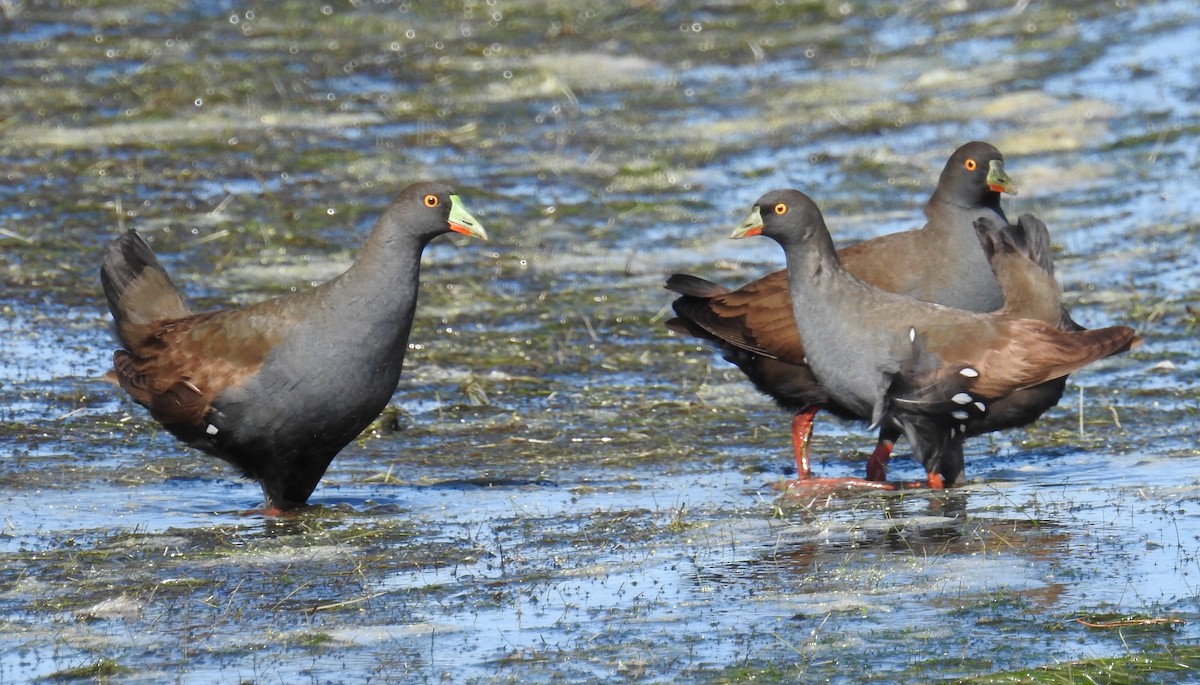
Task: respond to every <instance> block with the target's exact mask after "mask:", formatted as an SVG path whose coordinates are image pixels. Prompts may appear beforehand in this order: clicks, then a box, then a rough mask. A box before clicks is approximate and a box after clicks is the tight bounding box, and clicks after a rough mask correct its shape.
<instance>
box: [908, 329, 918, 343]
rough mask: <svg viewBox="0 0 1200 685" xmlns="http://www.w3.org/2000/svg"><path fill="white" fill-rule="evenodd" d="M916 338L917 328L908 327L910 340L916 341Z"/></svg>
mask: <svg viewBox="0 0 1200 685" xmlns="http://www.w3.org/2000/svg"><path fill="white" fill-rule="evenodd" d="M916 340H917V329H915V328H910V329H908V341H909V342H916Z"/></svg>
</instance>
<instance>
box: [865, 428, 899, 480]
mask: <svg viewBox="0 0 1200 685" xmlns="http://www.w3.org/2000/svg"><path fill="white" fill-rule="evenodd" d="M895 446H896V443H895V441H893V440H888V439H887V438H884V437H882V436H881V437H880V438H879V442H877V443H875V451H874V452H872V453H871V458H870V459H868V460H867V480H871V481H878V482H883V481H886V480H887V470H888V461H889V460H890V459H891V458H892V448H894V447H895Z"/></svg>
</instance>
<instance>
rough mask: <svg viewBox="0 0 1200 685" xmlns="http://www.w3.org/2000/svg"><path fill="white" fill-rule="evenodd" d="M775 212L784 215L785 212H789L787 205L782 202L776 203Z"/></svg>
mask: <svg viewBox="0 0 1200 685" xmlns="http://www.w3.org/2000/svg"><path fill="white" fill-rule="evenodd" d="M775 213H776V214H778V215H779V216H783V215H784V214H787V205H786V204H784V203H782V202H780V203H778V204H776V205H775Z"/></svg>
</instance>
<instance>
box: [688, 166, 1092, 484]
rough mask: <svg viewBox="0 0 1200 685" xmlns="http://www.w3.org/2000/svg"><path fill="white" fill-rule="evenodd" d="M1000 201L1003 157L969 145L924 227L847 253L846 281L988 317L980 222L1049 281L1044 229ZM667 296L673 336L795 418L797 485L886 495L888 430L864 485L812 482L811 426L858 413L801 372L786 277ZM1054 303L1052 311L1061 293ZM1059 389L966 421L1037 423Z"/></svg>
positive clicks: (990, 294) (994, 290) (991, 288)
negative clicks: (713, 354) (715, 356)
mask: <svg viewBox="0 0 1200 685" xmlns="http://www.w3.org/2000/svg"><path fill="white" fill-rule="evenodd" d="M1002 192H1004V193H1009V194H1014V195H1015V194H1016V192H1017V189H1016V186H1015V185H1014V184H1013V183H1012V181H1011V180H1010V179H1009V177H1008V174H1007V173H1006V172H1005V170H1004V158H1003V156H1002V155H1001V154H1000V151H999V150H997V149H996V148H995V147H994V146H992V145H990V144H988V143H983V142H971V143H966V144H965V145H962V146H961V147H959V148H958V149H957V150H955V151H954V153H953V154H952V155H951V156H950V159H949V160H947V162H946V166H945V167H944V168H943V169H942V173H941V176H940V178H939V179H938V185H937V188H936V189H935V190H934V193H933V196H932V197H931V198H930V199H929V202H928V204H927V205H926V207H925V216H926V219H927V222H926V224H925V226H924V227H922V228H920V229H918V230H915V231H907V232H901V233H892V234H888V235H884V236H880V237H878V238H874V239H871V240H867V241H865V242H862V243H858V244H856V245H852V246H849V247H846V248H843V249H842V250H840V251H839V252H838V257H839V259H841V261H842V263H843V264H844V265H845V266H846V268H847V269H848V270H849V271H850V272H851V273H853V274H855V275H856V276H858V277H859V278H861V279H863V280H864V281H866V282H868V283H871V284H872V285H875V286H877V287H879V288H882V289H884V290H888V291H891V292H896V293H900V294H904V295H909V296H911V297H915V298H917V299H921V300H925V301H929V302H938V303H941V304H945V305H948V306H952V307H957V308H961V309H968V310H971V311H979V312H987V311H993V310H995V309H997V308H999V307H1000V306H1001V305H1002V304H1003V301H1004V299H1003V295H1002V293H1001V290H1000V286H999V283H998V282H997V280H996V276H995V275H994V273H993V268H994V267H993V265H990V264H989V261H988V257H987V255H986V254H985V253H984V250H983V249H982V248H981V246H980V238H979V236H978V235H977V233H976V230H975V228H974V226H973V225H974V222H975V221H976V220H978V219H983V220H985V221H987V222H988V225H989V226H1000V227H1003V229H1004V230H1007V231H1008V232H1010V233H1011V234H1012V238H1013V241H1014V242H1015V243H1016V245H1017V246H1018V247H1019V248H1020V249H1023V250H1024V251H1026V253H1027V254H1028V255H1029V256H1030V258H1031V259H1033V260H1034V261H1035V262H1037V263H1038V264H1040V265H1042V267H1043V268H1044V269H1046V270H1047V272H1048V273H1049V274H1050V275H1051V276H1052V275H1053V260H1052V257H1051V255H1050V250H1049V236H1048V234H1047V233H1046V231H1045V225H1044V224H1042V223H1041V222H1040V221H1038V220H1037V219H1036V218H1034V217H1032V216H1029V215H1024V216H1022V217H1021V218H1020V220H1019V221H1018V223H1017V224H1016V225H1011V226H1010V225H1009V223H1008V219H1007V218H1006V217H1005V216H1004V212H1003V210H1002V209H1001V207H1000V193H1002ZM1035 238H1040V242H1039V241H1038V240H1035ZM667 288H668V289H670V290H673V291H675V292H677V293H679V294H680V295H682V297H679V298H678V299H676V300H675V302H674V303H673V307H674V309H675V313H676V314H677V317H676V318H675V319H672V320H670V321H668V322H667V325H668V326H669V327H670V328H672V329H673V330H676V331H677V332H681V333H687V334H690V335H693V336H696V337H699V338H701V339H704V340H707V341H709V342H710V343H712V344H714V346H716V347H717V348H718V349H719V350H720V351H721V352H722V353H723V354H724V356H725V358H726V359H727V360H728V361H730V362H732V363H733V364H735V365H736V366H737V367H738V368H739V369H740V370H741V371H742V372H743V373H745V374H746V376H747V377H748V378H749V379H750V380H751V381H752V382H753V383H754V385H755V387H757V388H758V390H759V391H760V392H762V393H764V394H766V395H768V396H770V397H771V398H772V399H774V400H775V401H776V403H777V404H779V405H780V407H782V408H784V409H786V410H789V411H791V412H793V413H794V415H795V417H794V419H793V421H792V448H793V452H794V455H795V459H796V468H797V481H795V483H797V484H804V483H814V484H816V483H823V482H832V483H834V484H851V485H860V486H870V487H890V486H889V485H887V484H886V483H883V482H882V481H884V480H886V477H887V462H888V459H889V457H890V455H891V451H892V448H893V446H894V444H895V441H896V439H897V438H898V437H899V435H900V433H899V432H898V431H896V430H895V429H893V428H890V427H886V426H885V427H884V428H883V430H882V431H881V432H880V436H879V442H878V444H877V445H876V448H875V451H874V452H873V453H872V455H871V457H870V460H869V461H868V464H867V478H868V480H867V481H862V480H860V479H812V477H811V466H810V459H809V454H808V444H809V440H810V438H811V435H812V421H813V417H814V416H815V415H816V413H817V412H818V411H819V410H820V409H826V410H828V411H830V412H831V413H833V414H834V415H836V416H839V417H841V418H845V419H852V418H854V414H853V412H848V411H846V410H845V409H844V408H842V407H839V406H837V404H836V403H831V402H830V401H829V398H828V396H827V395H826V393H824V391H823V389H822V388H821V387H820V384H818V383H817V382H816V380H815V378H813V375H812V372H811V370H810V369H809V368H808V366H807V363H806V361H805V353H804V345H803V343H802V342H801V340H800V336H799V334H798V333H797V331H796V326H795V321H794V320H793V317H792V305H791V293H790V291H789V289H788V282H787V272H786V271H782V270H781V271H776V272H773V273H770V274H767V275H766V276H764V277H762V278H760V279H758V280H756V281H752V282H751V283H748V284H746V285H745V286H743V287H741V288H739V289H737V290H733V291H730V290H728V289H726V288H724V287H722V286H720V285H717V284H715V283H711V282H709V281H706V280H704V279H701V278H697V277H695V276H689V275H685V274H675V275H673V276H671V278H670V279H668V281H667ZM1051 296H1052V297H1054V298H1055V299H1054V302H1053V305H1054V306H1055V307H1057V306H1058V299H1057V298H1058V293H1057V290H1055V291H1054V292H1053V294H1052V295H1051ZM1063 325H1064V327H1065V328H1066V329H1067V330H1078V329H1079V327H1078V325H1077V324H1075V323H1074V322H1073V321H1070V317H1067V316H1065V312H1064V324H1063ZM1065 383H1066V379H1065V378H1059V379H1056V380H1053V381H1050V382H1048V383H1047V384H1046V385H1044V386H1040V387H1035V388H1029V389H1026V390H1022V391H1020V392H1018V393H1016V394H1015V395H1014V396H1013V397H1012V398H1010V399H1008V400H1006V405H1005V409H1004V411H1000V412H997V413H996V414H994V417H995V418H989V419H988V420H987V421H984V422H982V423H981V422H972V424H971V426H970V430H971V431H972V434H978V433H983V432H988V431H992V430H999V429H1001V428H1008V427H1012V426H1020V425H1024V424H1027V423H1029V422H1032V421H1034V420H1035V419H1037V417H1039V416H1041V414H1042V413H1043V412H1045V411H1046V410H1047V409H1049V408H1050V407H1052V406H1054V405H1055V404H1057V403H1058V400H1059V398H1060V397H1061V396H1062V391H1063V388H1064V386H1065ZM1001 419H1002V420H1001Z"/></svg>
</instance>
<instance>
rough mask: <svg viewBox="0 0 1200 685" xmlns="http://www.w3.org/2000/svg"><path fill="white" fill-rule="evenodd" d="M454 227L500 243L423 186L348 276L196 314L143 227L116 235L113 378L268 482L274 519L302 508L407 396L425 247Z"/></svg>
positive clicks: (369, 243)
mask: <svg viewBox="0 0 1200 685" xmlns="http://www.w3.org/2000/svg"><path fill="white" fill-rule="evenodd" d="M450 231H454V232H457V233H461V234H464V235H467V236H471V237H475V238H479V239H482V240H487V239H488V234H487V231H486V230H485V229H484V227H483V226H482V225H481V224H480V223H479V221H478V220H476V219H475V217H473V216H471V214H470V212H468V211H467V209H466V207H465V206H464V204H463V202H462V200H461V199H460V198H459V196H458V195H456V194H454V191H453V190H452V189H451V188H450V187H449V186H448V185H445V184H442V183H433V182H419V183H414V184H412V185H410V186H408V187H406V188H405V189H403V190H402V191H401V192H400V193H399V195H398V196H397V197H396V198H395V200H394V201H393V202H392V203H391V204H390V205H389V206H388V207H387V208H386V209H385V210H384V211H383V213H382V214H381V215H380V216H379V218H378V220H377V221H376V223H375V226H374V228H373V229H372V230H371V233H370V236H369V237H368V238H367V240H366V242H365V244H364V245H363V247H362V249H361V250H360V252H359V254H358V257H357V259H356V260H355V262H354V263H353V265H351V266H350V268H349V269H348V270H346V271H345V272H343V273H342V274H341V275H339V276H337V277H335V278H333V279H331V280H329V281H327V282H325V283H323V284H321V285H318V286H316V287H314V288H311V289H308V290H304V291H301V292H297V293H293V294H289V295H285V296H283V297H277V298H274V299H269V300H265V301H263V302H259V303H257V304H252V305H249V306H246V307H242V308H239V309H217V310H213V311H205V312H200V313H194V312H193V311H192V310H191V308H190V307H188V305H187V304H186V303H185V301H184V298H183V296H182V295H181V294H180V292H179V290H178V289H177V288H176V287H175V285H174V283H172V281H171V278H170V276H169V275H168V274H167V271H166V270H165V269H164V268H163V266H162V265H161V264H160V263H159V261H158V259H157V258H156V257H155V255H154V252H153V251H152V250H151V249H150V247H149V246H148V245H147V244H146V242H145V241H144V240H143V239H142V237H141V236H140V235H138V233H137V231H136V230H133V229H130V230H129V231H127V232H125V233H124V234H122V235H121V236H119V237H117V238H116V239H115V240H113V241H112V242H111V243H109V245H108V247H107V249H106V251H105V254H104V257H103V261H102V264H101V268H100V280H101V283H102V285H103V288H104V294H105V297H106V299H107V301H108V306H109V309H110V311H111V312H112V317H113V324H114V332H115V335H116V338H117V340H118V342H119V343H120V349H118V350H117V351H116V352H114V354H113V369H112V371H111V372H110V376H111V379H112V380H114V381H115V382H116V383H117V384H118V385H120V387H121V388H123V389H124V390H125V391H126V392H127V393H128V394H129V396H130V397H132V398H133V400H134V401H135V402H137V403H138V404H140V405H142V406H143V407H145V408H147V409H148V410H149V411H150V416H151V417H152V418H153V419H154V420H155V421H157V422H158V423H160V424H162V426H163V427H164V428H166V430H167V431H168V432H170V433H171V434H172V435H174V436H175V437H176V438H178V439H179V440H180V441H182V442H184V443H186V444H187V445H190V446H191V447H194V448H197V449H199V450H201V451H203V452H205V453H207V454H209V455H212V456H215V457H218V458H220V459H223V460H224V461H226V462H228V463H229V464H231V465H233V466H234V467H235V468H236V469H237V470H238V471H239V472H240V473H241V475H242V476H244V477H246V478H248V479H251V480H254V481H257V482H258V483H259V485H261V486H262V492H263V500H264V503H263V509H262V511H263V512H264V513H267V514H272V515H277V514H280V513H282V512H286V511H289V510H294V509H297V508H300V507H303V506H304V505H305V504H306V503H307V501H308V498H309V496H310V495H311V494H312V492H313V490H314V489H315V488H316V487H317V484H318V483H319V482H320V480H321V477H322V476H323V475H324V473H325V471H326V469H327V468H328V467H329V464H330V462H332V461H333V458H334V456H336V455H337V454H338V452H340V451H341V449H342V448H343V447H345V446H346V445H347V444H348V443H349V442H350V441H351V440H353V439H354V438H355V436H357V435H358V434H359V433H360V432H361V431H362V430H363V429H364V428H366V427H367V425H368V424H370V423H371V421H373V420H374V419H375V418H376V417H377V416H378V415H379V414H380V413H381V412H382V411H383V409H384V407H385V406H386V405H387V403H388V401H389V400H390V399H391V397H392V394H393V393H394V392H395V391H396V387H397V385H398V384H399V379H400V371H401V365H402V364H403V362H404V353H405V351H406V349H407V346H408V337H409V332H410V330H411V328H412V323H413V315H414V312H415V308H416V304H417V291H418V285H419V272H420V263H421V253H422V251H423V250H424V248H425V245H426V244H428V243H429V241H431V240H433V239H434V238H436V237H438V236H440V235H442V234H444V233H447V232H450Z"/></svg>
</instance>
